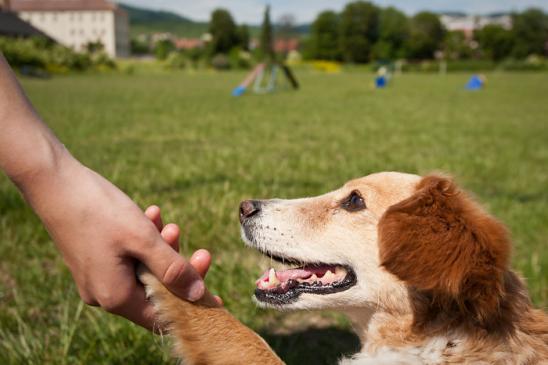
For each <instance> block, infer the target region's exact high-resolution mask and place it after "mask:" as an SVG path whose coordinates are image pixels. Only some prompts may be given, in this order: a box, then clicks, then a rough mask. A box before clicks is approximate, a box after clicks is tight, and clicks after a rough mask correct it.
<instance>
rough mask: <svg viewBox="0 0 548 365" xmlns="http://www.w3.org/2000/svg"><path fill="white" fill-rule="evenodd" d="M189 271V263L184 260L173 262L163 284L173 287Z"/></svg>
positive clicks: (165, 274) (163, 278)
mask: <svg viewBox="0 0 548 365" xmlns="http://www.w3.org/2000/svg"><path fill="white" fill-rule="evenodd" d="M186 270H187V263H186V262H185V260H183V259H182V258H180V259H178V260H175V261H173V262H172V263H171V264H170V265H169V266H168V268H167V270H166V271H165V273H164V275H163V276H162V283H163V284H164V285H166V286H173V285H175V284H177V283H179V282H180V281H181V279H182V278H183V277H184V275H185V272H186Z"/></svg>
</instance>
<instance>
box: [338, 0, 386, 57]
mask: <svg viewBox="0 0 548 365" xmlns="http://www.w3.org/2000/svg"><path fill="white" fill-rule="evenodd" d="M378 23H379V11H378V9H377V8H376V7H375V6H374V5H373V4H371V3H369V2H365V1H356V2H353V3H349V4H348V5H346V7H345V8H344V10H343V12H342V14H341V23H340V37H341V38H340V45H341V52H342V55H343V58H344V60H345V61H347V62H358V63H361V62H367V61H369V59H370V56H371V47H372V45H373V44H374V43H375V42H376V41H377V38H378Z"/></svg>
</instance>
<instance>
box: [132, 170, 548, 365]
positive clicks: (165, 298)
mask: <svg viewBox="0 0 548 365" xmlns="http://www.w3.org/2000/svg"><path fill="white" fill-rule="evenodd" d="M387 176H391V178H387ZM364 179H367V180H366V182H367V184H365V183H364V181H363V180H355V181H353V182H350V183H349V184H347V185H348V186H347V188H346V189H343V192H344V194H342V193H341V194H342V195H341V194H339V195H340V196H339V195H336V197H335V198H333V197H331V196H330V195H328V196H327V197H326V196H322V197H319V198H313V199H310V200H306V201H299V205H298V208H297V209H298V214H299V219H298V220H299V221H301V222H302V225H303V227H302V230H303V232H305V233H306V234H308V232H310V230H315V231H316V232H320V233H319V234H318V237H317V238H318V239H319V240H321V239H322V235H323V233H322V229H321V228H323V227H324V226H327V225H329V224H332V223H331V222H330V219H332V218H330V217H341V215H337V214H331V213H329V212H330V209H331V210H334V209H337V202H338V201H340V199H341V198H343V197H344V196H346V194H347V193H348V191H347V190H349V189H354V188H359V189H361V191H362V192H365V193H367V194H369V195H366V196H365V200H366V201H367V204H368V211H367V212H368V213H369V215H367V214H364V215H357V214H356V215H347V216H346V215H345V216H344V217H349V218H348V219H346V218H345V219H346V220H345V221H344V222H343V223H340V221H339V224H343V225H346V226H345V228H346V229H348V230H359V229H360V227H362V226H364V224H365V223H368V224H371V226H372V227H374V228H377V229H378V239H377V237H376V236H374V235H373V237H374V239H373V242H375V243H376V244H377V245H378V252H379V259H380V263H381V266H382V267H384V268H385V269H386V271H388V272H390V273H391V274H393V275H394V276H395V277H394V276H392V275H390V274H387V273H386V272H385V270H380V269H379V268H378V266H377V265H374V266H375V268H376V269H377V271H378V272H382V274H383V275H384V276H386V277H387V278H388V280H387V283H391V282H395V283H397V288H398V290H395V291H393V292H390V293H391V295H393V296H394V298H395V299H393V300H392V299H391V300H387V299H380V300H381V301H383V300H384V301H385V303H384V306H379V308H383V310H377V311H376V312H375V311H371V309H370V308H367V309H363V308H358V309H355V308H354V309H353V310H354V311H355V312H356V313H357V314H356V318H357V319H358V320H357V321H356V324H358V325H359V326H358V327H356V328H357V330H358V332H359V333H358V334H359V335H360V338H361V339H362V341H363V344H364V347H363V349H362V355H365V356H366V357H365V358H374V356H376V354H377V353H379V352H382V351H386V349H387V348H388V349H389V350H390V351H391V352H392V353H397V354H398V355H401V359H403V360H402V361H400V362H399V363H405V359H408V358H409V357H406V356H411V358H413V359H415V358H416V356H418V355H417V353H419V352H421V351H426V354H425V357H421V359H422V360H423V362H424V363H429V364H430V363H435V364H478V363H481V364H521V365H533V364H547V363H548V317H547V316H546V314H545V313H544V312H542V311H540V310H535V309H533V307H532V305H531V303H530V300H529V297H528V294H527V290H526V287H525V285H524V283H523V281H522V280H521V279H520V278H519V277H518V276H517V275H516V274H514V273H513V272H512V271H510V270H509V267H508V262H509V257H510V240H509V237H508V233H507V231H506V229H505V228H504V226H503V225H502V224H501V223H500V222H498V221H497V220H496V219H495V218H493V217H492V216H490V215H489V214H488V213H486V212H485V211H484V210H483V209H482V208H481V207H480V205H479V204H477V203H476V202H475V201H474V200H473V199H471V198H470V197H469V196H468V195H467V194H466V193H464V192H463V191H461V190H460V189H459V188H458V187H457V186H456V185H455V183H454V182H453V181H452V180H451V179H450V178H448V177H445V176H436V175H431V176H427V177H424V178H422V179H420V181H419V182H418V183H417V184H416V186H415V182H416V181H418V177H417V179H416V180H415V179H413V180H412V182H409V177H406V178H404V179H403V180H405V181H408V182H409V183H407V185H405V188H402V179H401V178H394V175H393V174H392V175H383V174H376V175H373V176H370V177H368V178H364ZM362 185H363V186H362ZM410 195H411V196H410ZM402 199H403V200H402ZM284 214H285V215H287V213H284ZM289 216H290V215H289ZM364 216H366V217H364ZM360 217H362V218H360ZM377 217H381V218H380V220H378V224H377V219H378V218H377ZM371 222H373V223H371ZM375 224H376V226H375ZM337 227H339V226H337ZM339 228H340V227H339ZM372 231H373V230H371V229H370V228H368V232H372ZM368 234H369V233H368ZM291 238H293V237H291ZM375 248H376V247H375ZM368 249H371V247H370V246H369V248H368ZM384 276H383V277H384ZM398 279H399V280H401V282H400V281H399V280H398ZM141 280H142V281H143V282H144V283H145V284H146V285H147V287H148V289H149V291H150V294H151V296H152V298H153V301H154V303H155V305H156V308H157V309H158V310H159V315H160V320H161V322H162V323H164V324H166V325H167V327H168V330H169V331H170V334H171V335H172V336H173V337H174V338H175V341H176V355H177V356H179V357H182V358H184V359H185V360H186V361H187V362H188V363H189V364H212V365H217V364H219V365H220V364H229V365H230V364H261V365H271V364H272V365H273V364H281V363H282V362H281V360H280V359H279V358H278V357H276V355H275V354H274V353H273V352H272V350H271V349H270V348H269V347H268V345H267V344H266V343H265V342H264V341H263V340H262V339H261V338H260V337H259V336H258V335H256V334H255V333H254V332H253V331H251V330H250V329H249V328H247V327H245V326H244V325H243V324H241V323H240V322H238V321H237V320H236V319H235V318H234V317H232V316H231V315H230V314H229V313H228V312H227V311H226V310H225V309H223V308H219V307H217V306H216V304H215V302H214V301H213V299H212V298H211V296H210V295H209V294H208V296H206V298H207V299H204V300H202V301H200V302H198V303H196V304H191V303H188V302H185V301H183V300H181V299H178V298H177V297H175V296H174V295H173V294H171V293H170V292H169V291H168V290H167V289H165V288H164V287H163V286H162V285H161V284H160V283H159V282H158V281H157V280H156V279H155V278H154V277H153V276H152V275H151V274H147V273H145V274H143V275H141ZM402 282H403V283H402ZM383 288H384V287H383ZM400 288H401V290H400ZM384 291H385V292H389V290H386V289H384ZM380 298H384V296H380ZM395 302H398V303H399V302H401V305H400V304H394V303H395ZM396 309H397V310H396ZM351 312H352V310H350V312H349V313H348V314H350V315H352V313H351ZM353 319H354V318H353ZM360 322H362V323H360ZM433 342H434V350H435V351H438V350H439V351H441V352H440V353H439V354H436V355H433V354H432V353H429V351H434V350H429V348H431V347H429V346H432V343H433ZM440 344H441V345H440ZM435 351H434V352H435ZM368 356H372V357H368ZM421 356H422V355H421ZM432 357H434V358H435V360H425V359H432ZM357 361H358V363H359V361H360V360H357ZM430 361H433V362H430ZM367 363H368V364H370V363H372V362H367ZM382 363H386V362H382Z"/></svg>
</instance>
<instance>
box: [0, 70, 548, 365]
mask: <svg viewBox="0 0 548 365" xmlns="http://www.w3.org/2000/svg"><path fill="white" fill-rule="evenodd" d="M298 76H299V78H300V81H301V83H302V86H303V87H302V90H300V91H298V92H291V91H280V92H278V93H275V94H272V95H268V96H257V95H246V96H244V97H242V98H238V99H236V98H233V97H231V96H230V91H231V89H232V87H234V86H235V85H237V84H238V82H239V81H240V80H241V79H242V78H243V77H244V74H243V73H206V72H198V73H163V74H162V73H159V74H155V75H152V74H151V75H145V74H141V75H134V76H130V75H122V74H120V75H118V74H115V75H99V76H95V75H84V76H66V77H56V78H53V79H52V80H48V81H43V80H28V79H25V80H23V85H24V87H25V89H26V90H27V92H28V94H29V96H30V98H31V99H32V101H33V103H34V104H35V105H36V107H37V109H38V110H39V112H40V113H41V115H42V116H43V118H44V119H45V120H46V121H47V122H48V124H49V125H50V126H51V127H52V128H53V129H54V130H55V132H56V133H57V134H58V135H59V137H60V138H61V139H62V140H63V141H64V143H65V144H66V145H67V147H68V148H69V149H70V150H71V151H72V152H73V153H74V154H75V155H76V156H77V158H79V159H80V160H82V161H83V162H84V163H85V164H87V165H88V166H90V167H91V168H93V169H95V170H97V171H98V172H100V173H101V174H103V175H104V176H106V177H107V178H108V179H110V180H111V181H113V182H114V183H115V184H117V185H118V186H120V187H121V188H122V189H123V190H124V191H125V192H127V193H128V194H129V195H130V196H131V197H132V198H133V199H135V200H136V201H137V202H138V203H139V204H140V206H142V207H145V206H147V205H149V204H152V203H156V204H159V205H161V207H162V208H163V209H164V211H165V215H166V218H167V219H166V221H174V222H176V223H179V224H180V225H181V226H182V229H183V232H184V233H183V242H182V245H181V247H182V249H183V253H185V254H188V253H189V252H191V251H192V250H194V249H196V248H199V247H205V248H208V249H209V250H210V251H211V252H212V253H213V255H214V266H213V267H212V269H211V272H210V274H209V277H208V285H209V287H210V288H211V290H212V291H213V292H215V293H218V294H220V295H221V296H222V297H223V298H224V300H225V303H226V305H227V307H228V308H229V309H230V310H231V312H232V313H234V314H235V315H236V316H237V317H238V318H239V319H240V320H242V321H243V322H244V323H246V324H248V325H250V326H251V327H252V328H254V329H256V330H257V331H260V332H261V333H262V334H263V335H264V336H265V337H266V338H267V339H268V341H269V342H270V343H271V344H272V345H273V346H274V347H275V349H276V350H277V351H278V352H279V353H280V354H282V355H283V357H284V358H285V359H286V361H288V363H294V364H297V363H310V364H312V363H314V364H322V363H333V362H334V359H336V358H337V357H338V356H340V354H341V353H342V352H344V351H346V352H348V351H352V350H353V349H354V348H355V347H356V338H355V337H354V336H353V335H352V334H351V332H349V330H348V328H349V327H348V324H347V322H346V321H345V320H344V318H342V317H341V316H339V315H335V314H331V313H327V314H317V313H296V314H287V313H285V314H284V313H276V312H273V311H265V310H261V309H257V308H256V307H255V305H254V304H253V303H252V301H251V294H252V291H253V288H254V281H255V279H256V278H257V277H258V276H259V275H260V273H262V270H263V269H264V268H265V267H267V266H268V264H269V262H268V261H266V260H265V259H263V258H261V257H260V256H259V255H258V254H256V253H255V252H253V251H251V250H249V249H246V248H244V247H243V244H242V243H241V241H240V238H239V226H238V219H237V207H238V203H239V201H240V200H242V199H244V198H249V197H256V198H261V197H262V198H267V197H285V198H291V197H300V196H303V195H316V194H320V193H323V192H326V191H329V190H331V189H334V188H336V187H338V186H340V185H341V184H343V183H344V182H345V181H346V180H348V179H350V178H353V177H357V176H361V175H366V174H369V173H371V172H376V171H383V170H399V171H406V172H413V173H419V174H424V173H428V172H430V171H432V170H443V171H447V172H450V173H452V174H454V175H455V176H456V177H457V179H458V180H459V181H460V182H461V184H462V185H463V186H464V187H465V188H467V189H468V190H470V191H473V192H474V193H475V194H476V195H477V197H478V198H479V199H480V200H481V201H482V202H483V203H485V204H486V206H487V207H488V208H489V210H490V211H491V212H493V213H494V214H495V215H496V216H498V217H499V218H500V219H501V220H502V221H504V222H505V223H506V224H507V225H508V226H509V227H510V229H511V231H512V234H513V239H514V257H513V266H514V267H515V268H516V269H517V270H519V271H520V272H521V273H522V274H523V275H524V276H525V277H526V278H527V281H528V283H529V287H530V292H531V295H532V297H533V300H534V302H535V304H536V305H538V306H542V307H546V306H547V305H548V289H547V288H548V275H547V269H548V247H547V242H548V225H547V223H548V192H547V187H548V168H547V166H548V74H546V73H543V74H537V73H530V74H529V73H522V74H502V73H501V74H491V75H488V77H489V83H488V87H487V89H486V90H483V91H480V92H467V91H465V90H464V88H463V85H464V83H465V82H466V79H467V77H468V75H467V74H451V75H447V76H439V75H404V76H401V77H398V78H396V79H395V80H394V82H393V84H392V85H391V87H389V88H388V89H385V90H372V89H371V86H370V84H371V80H372V75H371V74H365V73H358V72H355V73H343V74H339V75H326V74H318V73H312V72H301V73H299V74H298ZM0 133H1V132H0ZM136 228H138V227H136ZM166 341H167V340H166V339H163V338H160V337H155V336H153V335H151V334H149V333H147V332H145V331H144V330H141V329H140V328H137V327H136V326H134V325H132V324H129V323H127V322H126V321H124V320H122V319H118V318H116V317H114V316H111V315H108V314H105V313H103V312H101V311H100V310H98V309H95V308H88V307H85V306H83V305H81V303H80V301H79V298H78V295H77V292H76V290H75V287H74V284H73V283H72V281H71V278H70V275H69V273H68V270H67V269H66V268H65V267H64V266H63V263H62V261H61V259H60V257H59V255H58V254H57V252H56V250H55V249H54V247H53V245H52V243H51V241H50V240H49V238H48V236H47V234H46V232H45V231H44V229H43V228H42V227H41V225H40V224H39V222H38V220H37V219H36V217H35V216H34V215H33V213H32V212H31V211H30V210H29V208H28V207H27V206H26V205H25V203H24V202H23V200H22V199H21V198H20V197H19V195H18V193H17V191H16V190H15V189H14V188H13V187H12V185H10V183H9V181H8V180H7V179H6V178H5V177H3V176H0V364H22V363H25V364H30V363H33V364H64V363H67V364H69V363H73V364H80V363H89V364H133V363H155V364H161V363H174V362H173V361H172V360H170V359H169V354H168V351H167V350H166V349H167V347H168V346H167V343H166Z"/></svg>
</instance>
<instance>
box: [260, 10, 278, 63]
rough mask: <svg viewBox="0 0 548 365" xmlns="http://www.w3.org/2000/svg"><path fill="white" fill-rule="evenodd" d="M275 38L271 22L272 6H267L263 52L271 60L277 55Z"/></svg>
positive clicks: (263, 28) (263, 26)
mask: <svg viewBox="0 0 548 365" xmlns="http://www.w3.org/2000/svg"><path fill="white" fill-rule="evenodd" d="M273 38H274V35H273V32H272V23H271V22H270V6H267V7H266V9H265V11H264V18H263V24H262V26H261V54H262V56H263V57H266V58H267V59H268V60H270V61H272V60H273V59H274V57H275V55H274V43H273V41H274V40H273Z"/></svg>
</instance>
